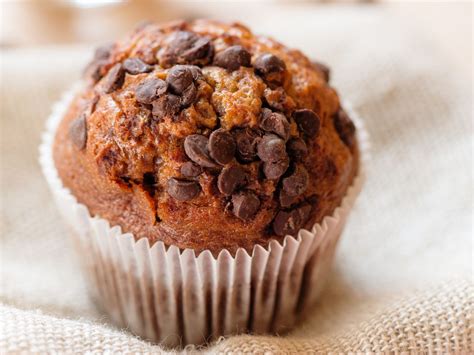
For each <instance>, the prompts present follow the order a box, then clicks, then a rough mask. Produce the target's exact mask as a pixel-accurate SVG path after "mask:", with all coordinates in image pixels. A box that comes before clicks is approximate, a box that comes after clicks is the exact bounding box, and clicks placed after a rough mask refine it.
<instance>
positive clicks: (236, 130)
mask: <svg viewBox="0 0 474 355" xmlns="http://www.w3.org/2000/svg"><path fill="white" fill-rule="evenodd" d="M84 76H85V85H84V86H83V88H82V89H81V90H80V92H79V93H78V94H77V96H76V98H75V99H74V101H73V102H72V103H71V105H70V107H69V110H68V112H67V114H66V116H65V117H64V119H63V121H62V123H61V125H60V127H59V130H58V132H57V135H56V141H55V147H54V158H55V163H56V166H57V168H58V172H59V175H60V177H61V179H62V180H63V183H64V184H65V186H66V187H68V188H69V189H70V190H71V191H72V193H73V194H74V195H75V196H76V198H77V199H78V201H79V202H82V203H84V204H85V205H86V206H87V207H88V208H89V211H90V212H91V214H93V215H99V216H101V217H103V218H106V219H107V220H109V222H110V223H111V224H112V225H120V226H121V227H122V229H123V230H124V231H125V232H132V233H134V236H135V238H141V237H147V238H149V239H150V241H151V242H154V241H157V240H162V241H164V242H165V243H166V244H167V245H171V244H172V245H177V246H178V247H180V248H192V249H194V250H196V251H202V250H205V249H210V250H211V251H212V252H218V251H219V250H222V249H228V250H229V251H231V252H233V251H235V250H236V249H237V248H239V247H243V248H245V249H247V250H251V249H252V247H253V246H254V245H255V244H260V245H266V244H268V242H269V241H270V240H271V239H277V240H281V239H282V238H283V237H284V236H285V235H287V234H290V235H294V234H295V233H296V232H297V231H298V230H299V229H300V228H303V227H310V226H311V225H312V224H313V223H315V222H319V221H321V220H322V218H323V217H324V216H326V215H329V214H331V213H332V212H333V210H334V209H335V208H336V207H337V206H338V205H339V204H340V202H341V200H342V198H343V197H344V195H345V193H346V190H347V188H348V187H349V186H350V184H351V183H352V180H353V178H354V176H355V174H356V171H357V165H358V163H357V162H358V154H357V144H356V140H355V127H354V125H353V123H352V122H351V120H350V119H349V117H348V116H347V114H346V113H345V112H344V111H343V109H342V108H341V105H340V102H339V98H338V95H337V93H336V91H335V90H334V89H332V88H331V87H330V86H329V84H328V82H329V70H328V68H327V67H326V66H324V65H322V64H318V63H316V62H311V61H310V60H309V59H308V58H307V57H305V56H304V55H303V54H302V53H301V52H300V51H298V50H294V49H288V48H286V47H285V46H283V45H282V44H280V43H278V42H276V41H274V40H272V39H269V38H267V37H262V36H257V35H254V34H253V33H252V32H250V30H248V29H247V28H246V27H244V26H242V25H241V24H237V23H232V24H222V23H218V22H213V21H207V20H206V21H205V20H197V21H192V22H184V21H180V22H173V23H168V24H164V25H158V24H153V23H146V24H143V25H140V26H139V27H138V28H136V29H135V30H134V31H133V32H132V33H131V34H130V35H129V36H128V37H126V38H125V39H124V40H122V41H119V42H116V43H113V44H110V45H106V46H103V47H100V48H98V49H97V50H96V52H95V55H94V58H93V60H92V62H91V63H90V64H89V65H88V66H87V68H86V70H85V74H84Z"/></svg>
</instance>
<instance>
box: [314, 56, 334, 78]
mask: <svg viewBox="0 0 474 355" xmlns="http://www.w3.org/2000/svg"><path fill="white" fill-rule="evenodd" d="M312 63H313V65H314V66H315V67H316V69H318V70H319V71H320V72H321V73H322V74H323V76H324V80H325V81H326V82H327V83H329V80H330V79H331V70H330V69H329V67H328V66H327V65H325V64H323V63H320V62H316V61H313V62H312Z"/></svg>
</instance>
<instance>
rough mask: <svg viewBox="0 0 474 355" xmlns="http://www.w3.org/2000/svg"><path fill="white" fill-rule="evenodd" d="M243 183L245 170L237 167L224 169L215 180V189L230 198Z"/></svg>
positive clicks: (231, 166) (232, 166)
mask: <svg viewBox="0 0 474 355" xmlns="http://www.w3.org/2000/svg"><path fill="white" fill-rule="evenodd" d="M244 182H245V170H244V169H242V167H241V166H239V165H230V166H226V167H224V169H222V171H221V173H220V174H219V177H218V178H217V188H218V189H219V191H220V192H221V193H223V194H224V195H227V196H230V195H232V194H233V193H234V191H235V190H236V189H237V188H238V187H241V186H242V185H243V184H244Z"/></svg>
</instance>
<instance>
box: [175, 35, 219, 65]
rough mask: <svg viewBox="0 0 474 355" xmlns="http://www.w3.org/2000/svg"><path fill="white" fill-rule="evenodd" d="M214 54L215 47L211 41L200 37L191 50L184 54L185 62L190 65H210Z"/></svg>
mask: <svg viewBox="0 0 474 355" xmlns="http://www.w3.org/2000/svg"><path fill="white" fill-rule="evenodd" d="M213 54H214V47H213V46H212V43H211V40H210V39H209V38H205V37H199V38H198V40H197V41H195V42H194V43H193V44H192V46H191V47H190V48H188V49H187V50H185V51H184V52H183V53H182V56H183V58H184V60H185V61H187V62H188V63H190V64H196V63H200V64H201V65H204V64H208V63H209V62H210V61H211V57H212V55H213Z"/></svg>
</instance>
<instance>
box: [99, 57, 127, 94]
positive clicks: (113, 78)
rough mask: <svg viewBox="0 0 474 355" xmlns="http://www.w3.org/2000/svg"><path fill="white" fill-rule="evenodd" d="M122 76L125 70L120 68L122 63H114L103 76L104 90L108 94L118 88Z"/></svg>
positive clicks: (121, 82)
mask: <svg viewBox="0 0 474 355" xmlns="http://www.w3.org/2000/svg"><path fill="white" fill-rule="evenodd" d="M124 78H125V72H124V70H123V68H122V64H120V63H118V64H115V65H114V66H113V67H112V68H111V69H110V70H109V72H108V73H107V75H106V76H105V78H104V84H103V89H104V92H105V93H106V94H110V93H111V92H112V91H115V90H117V89H119V88H120V87H121V86H122V84H123V80H124Z"/></svg>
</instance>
